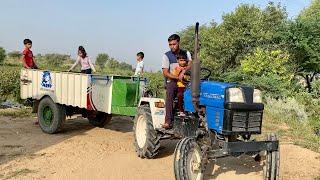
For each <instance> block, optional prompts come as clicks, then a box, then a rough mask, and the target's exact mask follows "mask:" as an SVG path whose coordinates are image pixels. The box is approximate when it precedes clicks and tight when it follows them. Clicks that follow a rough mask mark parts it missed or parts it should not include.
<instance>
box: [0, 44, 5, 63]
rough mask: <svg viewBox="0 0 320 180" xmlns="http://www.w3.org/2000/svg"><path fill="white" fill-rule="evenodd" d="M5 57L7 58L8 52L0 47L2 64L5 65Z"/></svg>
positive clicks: (0, 61)
mask: <svg viewBox="0 0 320 180" xmlns="http://www.w3.org/2000/svg"><path fill="white" fill-rule="evenodd" d="M5 57H6V51H5V50H4V49H3V48H2V47H0V64H2V63H3V61H4V58H5Z"/></svg>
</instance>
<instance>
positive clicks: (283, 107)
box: [266, 97, 308, 122]
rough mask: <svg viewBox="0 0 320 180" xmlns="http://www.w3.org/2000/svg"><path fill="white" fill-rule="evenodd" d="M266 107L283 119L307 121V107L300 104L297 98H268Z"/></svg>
mask: <svg viewBox="0 0 320 180" xmlns="http://www.w3.org/2000/svg"><path fill="white" fill-rule="evenodd" d="M266 109H267V110H268V111H269V112H270V113H271V114H273V115H275V116H277V117H280V118H282V119H283V121H285V122H287V121H290V120H298V121H300V122H306V121H307V120H308V115H307V112H306V107H305V106H304V105H303V104H300V103H299V102H298V101H297V100H296V99H295V98H287V99H278V100H276V99H272V98H270V97H267V98H266Z"/></svg>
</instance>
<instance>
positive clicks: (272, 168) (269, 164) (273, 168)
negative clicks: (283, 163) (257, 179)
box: [264, 134, 280, 180]
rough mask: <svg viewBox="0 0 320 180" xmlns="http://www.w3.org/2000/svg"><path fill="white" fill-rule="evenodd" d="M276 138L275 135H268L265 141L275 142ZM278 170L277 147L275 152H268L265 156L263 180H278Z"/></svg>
mask: <svg viewBox="0 0 320 180" xmlns="http://www.w3.org/2000/svg"><path fill="white" fill-rule="evenodd" d="M277 140H278V138H277V136H276V135H275V134H268V135H267V141H277ZM279 168H280V152H279V147H278V150H276V151H268V152H267V156H266V164H265V167H264V179H265V180H278V179H279Z"/></svg>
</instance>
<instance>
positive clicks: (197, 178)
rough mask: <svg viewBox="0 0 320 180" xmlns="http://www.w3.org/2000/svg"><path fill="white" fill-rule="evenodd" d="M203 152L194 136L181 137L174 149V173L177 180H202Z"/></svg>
mask: <svg viewBox="0 0 320 180" xmlns="http://www.w3.org/2000/svg"><path fill="white" fill-rule="evenodd" d="M201 159H202V152H201V149H200V147H199V145H198V144H197V142H196V141H195V139H194V138H190V137H186V138H183V139H181V140H180V141H179V142H178V144H177V146H176V149H175V151H174V164H173V166H174V174H175V179H176V180H202V179H203V171H202V170H201Z"/></svg>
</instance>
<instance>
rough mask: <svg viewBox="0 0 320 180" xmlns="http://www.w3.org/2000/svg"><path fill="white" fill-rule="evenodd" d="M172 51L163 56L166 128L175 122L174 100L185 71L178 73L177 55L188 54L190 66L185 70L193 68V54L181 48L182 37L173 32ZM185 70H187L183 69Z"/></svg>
mask: <svg viewBox="0 0 320 180" xmlns="http://www.w3.org/2000/svg"><path fill="white" fill-rule="evenodd" d="M168 43H169V48H170V51H168V52H166V53H165V54H164V55H163V58H162V73H163V76H164V77H165V83H166V86H165V88H166V103H165V104H166V107H165V108H166V116H165V123H164V124H163V125H162V127H163V128H165V129H170V128H171V127H172V122H173V100H174V99H175V98H176V96H177V91H178V86H177V82H178V81H179V80H182V79H183V75H184V74H183V73H180V74H179V75H176V74H175V73H174V70H175V69H176V67H178V66H179V63H178V60H177V56H178V55H179V54H186V56H187V61H188V66H187V68H186V69H185V70H189V69H191V63H192V59H191V54H190V52H189V51H187V50H183V49H180V46H179V43H180V37H179V35H177V34H172V35H171V36H170V37H169V38H168ZM183 72H185V71H183Z"/></svg>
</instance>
